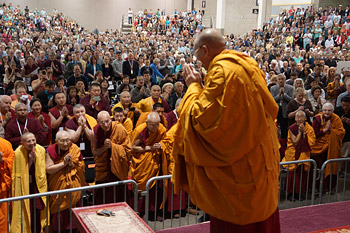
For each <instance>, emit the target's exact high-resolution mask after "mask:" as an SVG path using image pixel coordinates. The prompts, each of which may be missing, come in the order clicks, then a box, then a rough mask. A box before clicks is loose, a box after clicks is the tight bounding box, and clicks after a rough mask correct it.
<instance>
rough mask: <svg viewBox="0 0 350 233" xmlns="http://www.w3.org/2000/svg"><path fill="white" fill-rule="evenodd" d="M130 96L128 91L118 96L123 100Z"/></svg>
mask: <svg viewBox="0 0 350 233" xmlns="http://www.w3.org/2000/svg"><path fill="white" fill-rule="evenodd" d="M126 95H128V96H130V93H129V92H128V91H123V92H122V93H121V94H120V98H123V97H124V96H126Z"/></svg>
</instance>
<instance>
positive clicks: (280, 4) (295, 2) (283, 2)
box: [271, 0, 318, 17]
mask: <svg viewBox="0 0 350 233" xmlns="http://www.w3.org/2000/svg"><path fill="white" fill-rule="evenodd" d="M317 4H318V0H292V1H291V0H272V10H271V15H272V16H273V17H276V16H278V15H279V13H281V12H282V11H283V9H287V10H289V9H290V7H291V6H294V9H297V8H304V9H306V8H307V7H308V6H317Z"/></svg>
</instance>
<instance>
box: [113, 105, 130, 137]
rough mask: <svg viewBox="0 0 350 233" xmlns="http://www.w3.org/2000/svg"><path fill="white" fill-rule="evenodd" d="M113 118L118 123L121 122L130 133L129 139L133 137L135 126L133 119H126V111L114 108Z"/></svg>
mask: <svg viewBox="0 0 350 233" xmlns="http://www.w3.org/2000/svg"><path fill="white" fill-rule="evenodd" d="M113 118H114V120H115V121H116V122H119V123H121V124H122V125H123V126H124V128H125V129H126V132H128V135H129V137H131V134H132V130H133V129H134V126H133V124H132V121H131V119H130V118H128V117H126V115H125V114H124V110H123V109H122V108H121V107H116V108H114V110H113Z"/></svg>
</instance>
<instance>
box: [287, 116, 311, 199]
mask: <svg viewBox="0 0 350 233" xmlns="http://www.w3.org/2000/svg"><path fill="white" fill-rule="evenodd" d="M306 119H307V118H306V115H305V112H303V111H302V110H299V111H298V112H296V114H295V121H296V123H294V124H293V125H291V126H290V127H289V131H288V141H287V150H286V153H285V157H284V158H283V160H282V162H287V161H295V160H305V159H310V153H311V148H312V147H313V146H314V144H315V140H316V136H315V133H314V129H313V128H312V126H310V125H309V124H308V123H307V122H306ZM303 165H304V166H303V170H302V166H301V164H292V165H289V166H285V167H287V168H288V170H289V173H288V177H287V179H288V191H287V192H288V200H290V201H296V200H300V201H302V200H304V198H305V197H304V192H305V187H306V182H307V171H308V170H309V167H310V164H303Z"/></svg>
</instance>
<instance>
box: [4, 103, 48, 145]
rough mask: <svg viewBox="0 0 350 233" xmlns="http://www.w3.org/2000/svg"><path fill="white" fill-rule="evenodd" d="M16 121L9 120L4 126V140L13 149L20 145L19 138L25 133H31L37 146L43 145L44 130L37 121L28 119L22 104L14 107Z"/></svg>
mask: <svg viewBox="0 0 350 233" xmlns="http://www.w3.org/2000/svg"><path fill="white" fill-rule="evenodd" d="M15 111H16V116H17V119H14V120H11V121H10V122H9V123H8V124H7V125H6V130H5V138H6V140H8V141H9V142H11V144H12V147H13V149H16V148H17V147H18V146H19V145H20V143H21V136H22V135H23V134H24V133H26V132H31V133H33V134H34V135H35V137H36V142H37V143H38V144H39V145H45V143H46V135H45V131H44V128H43V127H42V125H41V123H40V121H39V120H37V119H35V118H29V117H27V115H28V110H27V106H25V105H24V104H22V103H19V104H17V105H16V109H15Z"/></svg>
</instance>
